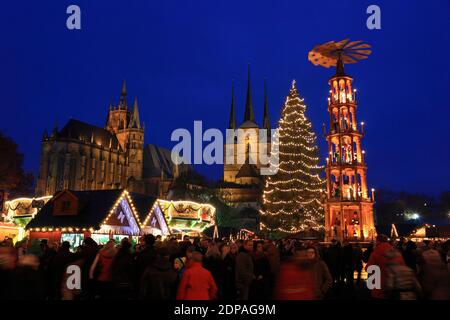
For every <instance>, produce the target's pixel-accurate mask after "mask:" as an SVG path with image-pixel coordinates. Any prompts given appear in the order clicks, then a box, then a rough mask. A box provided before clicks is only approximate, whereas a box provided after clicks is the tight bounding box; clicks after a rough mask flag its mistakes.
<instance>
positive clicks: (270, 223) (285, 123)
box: [261, 80, 325, 233]
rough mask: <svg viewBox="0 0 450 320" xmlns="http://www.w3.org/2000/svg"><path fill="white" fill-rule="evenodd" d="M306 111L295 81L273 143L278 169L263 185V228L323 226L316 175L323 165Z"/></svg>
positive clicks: (296, 229) (283, 229) (320, 188)
mask: <svg viewBox="0 0 450 320" xmlns="http://www.w3.org/2000/svg"><path fill="white" fill-rule="evenodd" d="M305 111H306V105H305V103H304V101H303V99H302V98H300V96H299V94H298V90H297V88H296V86H295V80H294V81H293V82H292V87H291V90H290V93H289V95H288V96H287V98H286V102H285V104H284V107H283V110H282V113H281V119H280V120H279V122H278V143H276V142H274V144H273V146H272V152H279V162H278V165H277V167H278V171H277V173H276V174H274V175H271V176H270V175H269V176H267V177H266V183H265V187H264V194H263V209H262V210H261V215H262V216H261V226H262V229H263V230H265V231H269V232H276V231H278V232H281V233H296V232H299V231H303V230H310V229H311V228H312V229H315V230H319V229H321V228H322V227H323V207H322V202H321V197H322V195H323V190H324V187H325V183H324V181H323V180H322V179H321V178H320V176H319V174H320V171H321V170H323V168H322V167H321V166H319V149H318V147H317V145H316V135H315V133H314V132H313V130H312V125H311V122H310V121H309V119H308V118H307V117H306V116H305ZM272 165H274V164H272Z"/></svg>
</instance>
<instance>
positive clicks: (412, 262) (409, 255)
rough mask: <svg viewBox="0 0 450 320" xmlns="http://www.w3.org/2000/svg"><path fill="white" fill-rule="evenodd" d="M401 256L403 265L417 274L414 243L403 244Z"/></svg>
mask: <svg viewBox="0 0 450 320" xmlns="http://www.w3.org/2000/svg"><path fill="white" fill-rule="evenodd" d="M402 256H403V260H404V261H405V264H406V265H407V266H408V267H410V268H411V269H412V270H413V271H414V273H415V274H417V246H416V244H415V243H414V241H411V240H409V241H408V242H407V243H406V244H405V249H404V250H403V251H402Z"/></svg>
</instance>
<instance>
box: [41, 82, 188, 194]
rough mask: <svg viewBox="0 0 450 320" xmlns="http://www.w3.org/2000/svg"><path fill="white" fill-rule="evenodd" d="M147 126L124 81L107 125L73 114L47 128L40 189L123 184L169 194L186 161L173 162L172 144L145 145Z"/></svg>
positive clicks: (50, 191) (44, 191)
mask: <svg viewBox="0 0 450 320" xmlns="http://www.w3.org/2000/svg"><path fill="white" fill-rule="evenodd" d="M144 132H145V126H144V124H142V123H141V121H140V118H139V108H138V101H137V98H135V100H134V103H133V105H132V106H129V105H128V101H127V89H126V83H125V82H124V83H123V85H122V91H121V94H120V99H119V103H118V104H117V105H116V106H113V105H112V104H110V106H109V111H108V115H107V119H106V124H105V126H104V127H103V128H102V127H98V126H95V125H91V124H88V123H85V122H82V121H79V120H75V119H70V120H69V121H68V122H67V123H66V125H65V126H64V127H63V128H62V129H61V130H58V128H57V127H55V128H54V129H53V131H52V132H51V134H48V133H47V132H46V131H45V132H44V135H43V138H42V151H41V158H40V166H39V176H38V180H37V185H36V195H37V196H43V195H53V194H55V193H56V192H57V191H61V190H65V189H70V190H76V191H84V190H105V189H122V188H127V189H128V190H130V191H134V192H138V193H143V194H150V195H159V196H160V195H164V194H165V193H166V192H167V191H168V188H169V186H170V184H171V183H172V181H173V179H174V178H175V177H176V176H177V175H178V174H179V173H180V170H185V169H186V167H185V166H183V165H181V166H175V165H174V164H173V163H172V160H171V157H170V150H168V149H164V148H161V147H158V146H155V145H151V144H150V145H144Z"/></svg>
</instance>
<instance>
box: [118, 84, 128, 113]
mask: <svg viewBox="0 0 450 320" xmlns="http://www.w3.org/2000/svg"><path fill="white" fill-rule="evenodd" d="M126 107H127V83H126V81H125V80H123V83H122V91H121V93H120V101H119V108H124V109H126Z"/></svg>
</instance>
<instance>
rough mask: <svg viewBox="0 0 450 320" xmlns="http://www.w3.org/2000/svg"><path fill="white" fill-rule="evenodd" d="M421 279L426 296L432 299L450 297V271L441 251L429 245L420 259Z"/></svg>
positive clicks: (447, 298) (446, 298)
mask: <svg viewBox="0 0 450 320" xmlns="http://www.w3.org/2000/svg"><path fill="white" fill-rule="evenodd" d="M418 263H419V280H420V283H421V284H422V287H423V292H424V298H425V299H430V300H449V299H450V279H449V273H448V270H447V268H446V265H445V263H444V261H443V260H442V258H441V256H440V254H439V252H438V251H437V250H435V249H432V248H430V247H427V249H425V250H424V251H423V252H422V254H421V255H420V257H419V259H418Z"/></svg>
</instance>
